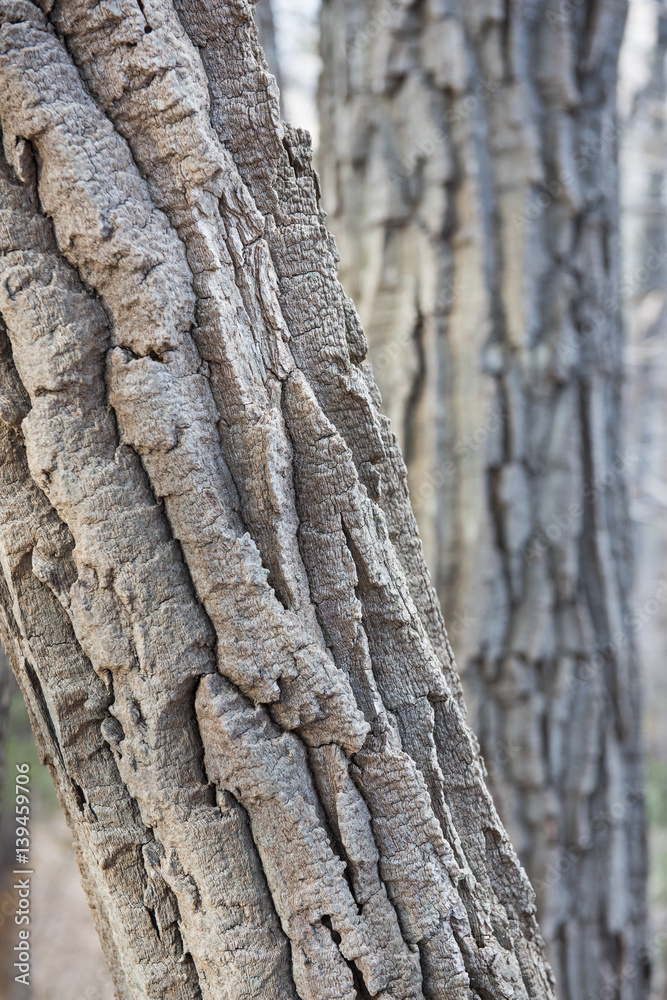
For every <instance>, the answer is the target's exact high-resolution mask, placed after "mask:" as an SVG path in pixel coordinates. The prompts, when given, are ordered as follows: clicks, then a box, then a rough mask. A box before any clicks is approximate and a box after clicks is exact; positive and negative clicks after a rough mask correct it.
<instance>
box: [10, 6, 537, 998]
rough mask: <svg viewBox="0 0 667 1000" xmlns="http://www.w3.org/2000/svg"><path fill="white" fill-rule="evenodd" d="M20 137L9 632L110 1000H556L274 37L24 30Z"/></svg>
mask: <svg viewBox="0 0 667 1000" xmlns="http://www.w3.org/2000/svg"><path fill="white" fill-rule="evenodd" d="M0 119H1V121H2V130H3V146H4V154H5V157H6V162H4V163H3V164H2V165H1V169H0V206H1V213H2V214H1V216H0V218H1V220H2V222H1V225H0V241H1V246H0V251H1V252H0V314H1V315H2V322H3V330H2V338H1V343H0V348H1V352H2V353H1V357H0V375H1V377H2V391H1V393H0V418H1V419H0V458H1V459H2V461H1V462H0V564H1V566H2V577H1V578H0V630H1V631H2V633H3V636H4V638H5V640H6V641H7V642H9V643H10V646H11V650H12V665H13V668H14V671H15V673H16V676H17V678H18V680H19V683H20V684H21V687H22V689H23V692H24V694H25V697H26V700H27V703H28V706H29V708H30V712H31V716H32V720H33V725H34V728H35V731H36V734H37V737H38V742H39V745H40V750H41V753H42V756H43V759H44V760H45V761H46V762H47V763H48V764H49V766H50V767H51V769H52V772H53V775H54V779H55V783H56V786H57V788H58V791H59V795H60V798H61V801H62V803H63V806H64V808H65V811H66V814H67V817H68V820H69V822H70V825H71V827H72V830H73V833H74V837H75V840H76V845H77V851H78V857H79V862H80V866H81V870H82V875H83V881H84V885H85V887H86V890H87V892H88V895H89V899H90V902H91V906H92V908H93V912H94V915H95V917H96V921H97V925H98V929H99V932H100V936H101V939H102V942H103V945H104V947H105V951H106V955H107V959H108V961H109V965H110V968H111V970H112V973H113V975H114V980H115V985H116V991H117V995H118V997H119V998H123V1000H124V998H132V1000H144V998H146V1000H148V998H151V1000H152V998H155V1000H158V998H160V1000H163V998H174V1000H175V998H179V1000H195V998H200V997H201V998H204V1000H208V998H214V1000H223V998H224V1000H249V998H257V1000H279V998H280V1000H290V998H296V997H300V998H302V1000H353V998H364V997H365V998H366V1000H368V997H371V996H372V997H374V998H378V1000H379V998H396V1000H403V998H405V1000H407V998H415V1000H419V998H422V997H424V998H426V1000H438V998H439V1000H454V998H461V1000H471V998H474V997H483V998H484V1000H496V998H497V1000H501V998H502V1000H509V998H517V1000H520V998H523V1000H527V998H528V997H540V998H542V997H544V998H549V997H551V996H552V986H551V973H550V970H549V968H548V966H547V965H546V963H545V961H544V958H543V952H542V942H541V938H540V935H539V931H538V929H537V924H536V919H535V906H534V897H533V893H532V891H531V889H530V886H529V884H528V882H527V879H526V877H525V874H524V873H523V871H522V869H521V868H520V866H519V864H518V861H517V858H516V855H515V854H514V852H513V850H512V848H511V846H510V843H509V840H508V838H507V835H506V833H505V831H504V829H503V827H502V825H501V824H500V821H499V819H498V817H497V814H496V812H495V809H494V807H493V804H492V800H491V798H490V796H489V794H488V792H487V789H486V786H485V783H484V776H483V766H482V763H481V759H480V756H479V752H478V747H477V744H476V742H475V739H474V737H473V736H472V734H471V732H470V730H469V729H468V727H467V726H466V724H465V722H464V719H463V716H462V706H461V693H460V687H459V682H458V678H457V674H456V669H455V666H454V664H453V661H452V659H451V655H450V650H449V646H448V644H447V641H446V637H445V633H444V629H443V626H442V621H441V617H440V612H439V608H438V605H437V600H436V598H435V595H434V592H433V590H432V588H431V586H430V583H429V578H428V575H427V572H426V569H425V567H424V564H423V561H422V558H421V552H420V544H419V540H418V536H417V533H416V527H415V523H414V518H413V516H412V513H411V510H410V506H409V502H408V498H407V488H406V483H405V469H404V466H403V463H402V459H401V457H400V453H399V451H398V448H397V446H396V443H395V440H394V438H393V436H392V434H391V431H390V428H389V425H388V422H387V420H386V418H384V417H383V416H381V415H380V414H379V413H378V411H377V408H376V389H375V386H374V384H373V381H372V378H371V375H370V372H369V370H368V368H367V367H366V366H365V365H364V364H363V363H362V362H363V357H364V351H365V345H364V338H363V334H362V332H361V328H360V326H359V324H358V320H357V317H356V313H355V311H354V308H353V306H352V304H351V302H350V301H349V300H347V299H346V298H345V296H344V294H343V292H342V289H341V286H340V285H339V284H338V282H337V278H336V255H335V249H334V245H333V241H332V239H331V237H330V236H329V234H328V233H327V231H326V230H325V228H324V226H323V223H322V218H321V214H320V210H319V206H318V188H317V179H316V177H315V175H314V173H313V171H312V169H311V165H310V148H309V140H308V136H307V135H306V134H305V133H303V132H300V131H298V130H296V129H294V128H292V127H290V126H288V125H285V124H283V123H281V121H280V117H279V112H278V98H277V91H276V86H275V81H274V80H273V77H271V76H270V75H269V74H268V72H267V67H266V63H265V61H264V58H263V55H262V52H261V49H260V48H259V46H258V43H257V34H256V28H255V24H254V21H253V14H252V6H251V4H249V3H247V2H245V0H227V2H224V0H223V2H220V3H217V4H216V5H208V4H202V3H200V2H198V0H178V2H177V4H176V9H174V8H173V7H172V6H171V5H170V3H169V2H167V0H143V2H142V0H120V4H114V5H113V6H105V5H99V4H97V3H93V2H91V0H56V2H55V3H54V4H53V5H52V6H51V5H49V7H48V12H47V13H46V14H44V13H42V11H40V9H39V8H38V7H37V6H35V5H33V4H32V3H30V2H27V0H0Z"/></svg>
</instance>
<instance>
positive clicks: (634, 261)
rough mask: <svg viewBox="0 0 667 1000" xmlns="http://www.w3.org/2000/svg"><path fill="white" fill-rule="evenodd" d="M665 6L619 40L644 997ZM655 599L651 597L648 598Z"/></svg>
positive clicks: (654, 878) (661, 321) (661, 820)
mask: <svg viewBox="0 0 667 1000" xmlns="http://www.w3.org/2000/svg"><path fill="white" fill-rule="evenodd" d="M666 60H667V3H665V2H664V0H635V4H634V5H633V7H631V8H630V18H629V23H628V32H627V33H626V39H625V42H624V51H623V61H622V66H623V69H622V74H623V75H622V82H623V84H624V86H623V88H622V91H621V98H622V105H623V107H622V113H623V122H624V129H623V137H622V144H621V204H622V218H623V237H624V239H623V283H622V286H621V289H622V293H621V294H622V298H623V302H624V313H625V317H626V326H627V330H628V340H629V343H628V362H629V364H628V377H627V385H626V394H627V412H628V415H629V417H630V421H629V428H628V433H627V436H628V439H629V441H631V443H632V448H633V450H634V453H635V458H636V464H635V466H634V468H633V475H632V517H633V524H634V529H635V536H636V551H637V556H636V562H637V572H636V594H635V601H636V604H637V608H638V613H639V615H640V617H641V621H642V628H641V631H640V632H639V633H638V644H639V648H640V653H641V660H642V670H643V675H644V679H645V680H644V691H645V709H644V740H645V743H646V755H647V762H648V767H649V768H650V773H649V795H650V796H651V798H652V800H653V804H654V805H653V810H652V813H653V816H652V819H653V823H652V825H650V827H649V830H650V837H651V850H650V852H649V853H650V855H651V859H652V864H651V877H650V880H649V887H650V890H651V892H650V898H651V907H650V916H651V940H652V941H654V942H655V947H654V956H653V957H654V973H653V982H652V996H654V997H656V998H664V997H665V996H666V995H667V943H666V942H665V940H664V934H662V931H663V930H664V928H665V927H666V926H667V896H666V894H665V890H666V889H667V871H666V870H665V864H664V859H665V858H666V857H667V813H666V812H665V805H664V803H665V802H666V801H667V784H666V782H665V778H666V776H667V733H666V732H665V726H664V712H663V710H662V706H664V704H665V699H667V676H665V660H666V658H667V574H666V573H665V565H666V564H667V396H666V395H665V386H666V385H667V185H666V183H665V178H666V170H667V67H666ZM656 595H657V596H658V600H656Z"/></svg>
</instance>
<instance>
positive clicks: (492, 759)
mask: <svg viewBox="0 0 667 1000" xmlns="http://www.w3.org/2000/svg"><path fill="white" fill-rule="evenodd" d="M624 19H625V6H624V4H623V3H622V2H618V0H601V2H598V0H585V2H582V3H577V4H574V3H573V4H561V5H560V6H558V5H556V4H550V3H548V2H546V0H545V2H542V0H540V2H537V3H531V4H528V3H516V4H507V5H504V6H503V5H498V4H496V3H492V2H490V0H481V2H474V3H468V2H466V3H465V4H463V3H461V4H457V3H452V4H443V3H440V2H436V0H423V2H422V0H420V2H416V0H395V2H389V3H384V2H381V0H365V2H362V3H359V2H357V0H354V2H353V0H325V2H324V4H323V10H322V20H321V26H322V57H323V75H322V80H321V84H320V98H319V100H320V112H321V134H322V141H321V145H320V154H319V155H320V165H321V180H322V190H323V205H324V208H325V209H326V210H327V212H328V213H329V223H330V225H331V228H332V230H333V232H334V234H335V236H336V239H337V242H338V245H339V247H340V250H341V257H342V267H341V279H342V282H343V285H344V287H345V288H346V291H347V292H348V293H349V294H351V295H352V297H353V298H354V300H355V302H356V303H357V306H358V308H359V312H360V317H361V320H362V323H363V325H364V327H365V329H366V332H367V335H368V338H369V344H370V357H371V360H372V362H373V366H374V371H375V374H376V377H377V380H378V385H379V388H380V391H381V393H382V399H383V408H384V411H385V412H386V413H388V414H389V415H390V416H391V418H392V425H393V427H394V428H395V430H396V433H397V436H398V438H399V442H400V443H401V445H402V448H403V450H404V454H405V457H406V461H407V466H408V472H409V483H410V491H411V495H412V501H413V505H414V508H415V513H416V517H417V521H418V523H419V528H420V533H421V537H422V539H423V541H424V549H425V556H426V561H427V563H428V565H429V567H430V569H431V573H432V576H433V578H434V582H435V583H436V586H437V590H438V593H439V596H440V599H441V603H442V605H443V609H444V613H445V620H446V621H447V622H448V625H449V629H450V637H451V641H452V644H453V646H454V649H455V653H456V656H457V660H458V662H459V664H460V667H461V671H462V676H463V681H464V687H465V690H466V701H467V703H468V706H469V718H470V721H471V724H472V726H473V728H474V730H475V731H476V733H477V734H478V736H479V739H480V742H481V746H482V751H483V755H484V757H485V759H486V763H487V766H488V769H489V780H490V787H491V789H492V792H493V795H494V799H495V802H496V805H497V807H498V809H499V811H500V814H501V816H502V818H503V820H504V822H505V824H506V826H507V828H508V830H509V831H510V836H511V838H512V841H513V843H514V844H515V846H516V847H517V849H518V851H519V854H520V857H521V858H522V860H523V862H524V864H525V865H526V868H527V871H528V873H529V875H530V876H531V878H532V880H533V884H534V885H535V887H536V890H537V897H538V912H539V916H540V921H541V926H542V931H543V934H544V936H545V939H546V942H547V946H548V953H549V956H550V959H551V962H552V964H553V966H554V971H555V973H556V981H557V983H558V988H559V991H560V995H561V997H562V998H563V1000H570V998H571V1000H583V998H588V997H592V996H596V997H597V996H614V997H623V998H630V997H637V998H639V997H641V996H644V995H645V991H646V985H647V965H648V961H647V956H646V953H645V950H644V940H645V938H644V934H645V880H646V858H645V828H644V808H643V778H642V770H641V760H640V739H639V721H640V702H639V691H638V668H637V662H636V655H635V632H636V630H637V628H638V627H641V624H640V623H639V624H638V621H637V619H636V617H633V615H632V614H631V609H630V605H629V587H630V578H631V559H630V532H629V526H628V512H627V501H626V493H625V484H624V478H625V472H626V471H627V469H628V468H629V467H631V463H632V456H631V454H629V453H628V451H627V450H626V449H625V446H624V443H623V440H622V437H621V424H622V417H621V410H620V394H621V381H622V328H621V318H620V316H621V300H620V294H619V284H620V281H619V264H618V257H619V253H618V193H617V172H616V159H617V145H618V127H617V124H616V110H615V88H616V75H617V57H618V48H619V43H620V40H621V35H622V30H623V24H624Z"/></svg>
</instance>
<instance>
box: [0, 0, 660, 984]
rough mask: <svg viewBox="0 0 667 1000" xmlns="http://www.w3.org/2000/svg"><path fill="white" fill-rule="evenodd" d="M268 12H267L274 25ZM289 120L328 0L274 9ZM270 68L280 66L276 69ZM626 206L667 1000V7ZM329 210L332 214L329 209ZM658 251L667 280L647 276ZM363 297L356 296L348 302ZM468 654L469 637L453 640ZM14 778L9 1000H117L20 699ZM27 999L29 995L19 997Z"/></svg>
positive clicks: (636, 4) (653, 832)
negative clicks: (23, 791) (27, 926)
mask: <svg viewBox="0 0 667 1000" xmlns="http://www.w3.org/2000/svg"><path fill="white" fill-rule="evenodd" d="M264 2H265V0H259V3H258V12H259V13H261V10H262V7H263V5H264ZM273 10H274V18H275V27H276V53H275V55H276V56H277V60H278V65H279V67H280V82H281V92H282V102H283V115H284V117H285V118H286V119H287V120H289V121H292V122H294V123H296V124H298V125H300V126H302V127H304V128H307V129H308V130H309V131H310V132H311V134H312V136H313V141H314V145H315V148H316V149H317V145H318V134H319V122H318V112H317V99H316V93H317V86H318V77H319V73H320V57H319V34H318V32H319V29H318V13H319V3H318V0H273ZM273 57H274V56H273V54H270V61H271V60H273ZM618 102H619V115H620V121H621V129H620V133H619V135H620V167H621V204H622V241H623V243H622V263H623V278H622V289H621V297H622V301H623V307H624V322H625V333H626V351H625V373H626V375H625V393H626V411H625V413H626V419H625V426H624V427H623V433H624V448H623V454H624V455H625V456H626V457H627V459H628V461H627V468H626V474H627V477H628V484H629V487H630V492H631V517H632V526H633V534H634V547H635V582H634V591H633V597H632V607H633V609H634V610H635V611H636V612H637V614H638V615H639V617H640V619H641V627H640V628H638V629H637V632H636V638H637V643H638V647H639V654H640V660H641V666H642V675H643V682H644V743H645V750H646V755H647V771H646V781H647V787H646V794H647V801H648V810H649V850H650V907H651V932H650V935H649V940H650V941H651V942H653V944H654V948H653V951H654V954H653V961H654V980H653V987H652V994H651V996H652V1000H667V948H665V944H664V941H665V936H664V934H661V932H664V930H665V929H666V928H667V726H666V725H665V722H664V719H665V714H666V712H667V671H666V670H665V668H664V664H665V662H666V660H667V603H665V602H664V601H660V600H658V601H656V600H655V597H656V594H657V593H662V591H661V589H660V588H661V587H662V586H664V587H665V588H666V589H665V593H666V594H667V263H666V262H665V259H664V251H665V250H667V184H666V183H665V172H666V170H667V0H664V2H660V0H631V2H630V13H629V18H628V22H627V27H626V31H625V37H624V42H623V46H622V50H621V62H620V74H619V94H618ZM324 208H325V209H328V205H327V203H326V198H325V204H324ZM652 249H656V251H657V252H658V254H659V255H660V253H662V258H661V260H662V263H661V264H660V266H655V267H647V266H646V261H647V259H649V258H650V253H651V251H652ZM348 291H350V289H348ZM663 581H664V583H663ZM452 632H453V634H452V642H453V645H454V647H455V652H457V649H456V632H455V630H452ZM9 696H11V712H10V717H9V739H8V743H7V763H6V766H7V773H9V774H11V773H13V771H14V766H15V764H16V763H17V762H22V761H26V760H27V761H30V763H31V764H32V786H33V792H34V797H33V814H32V828H31V832H32V839H33V845H32V852H33V853H32V861H33V866H34V870H35V873H36V877H35V879H34V881H33V886H34V892H35V895H34V896H33V914H34V920H35V922H34V926H33V935H32V941H33V942H34V954H33V961H32V969H33V983H32V985H31V987H30V989H29V990H27V989H26V988H25V987H16V985H15V984H14V982H13V974H12V972H11V963H12V961H13V959H12V957H11V948H12V946H13V944H14V933H13V926H14V925H13V910H14V897H13V894H12V893H11V891H10V886H11V873H10V870H11V861H12V851H11V841H12V832H13V831H12V830H11V829H10V825H9V823H8V821H7V819H8V816H9V814H10V811H11V809H12V801H11V792H12V789H11V788H6V789H5V791H4V801H3V809H2V816H3V819H2V826H1V827H0V845H1V847H2V855H1V860H2V862H3V864H2V872H1V873H0V997H2V998H6V1000H16V998H17V997H19V996H20V997H21V998H26V997H30V998H31V1000H111V998H112V996H113V991H112V988H111V982H110V978H109V976H108V975H107V972H106V969H105V967H104V962H103V959H102V954H101V950H100V948H99V945H98V943H97V939H96V935H95V932H94V929H93V926H92V921H91V919H90V916H89V913H88V909H87V905H86V902H85V898H84V895H83V891H82V890H81V888H80V886H79V877H78V871H77V869H76V865H75V861H74V857H73V854H72V849H71V838H70V837H69V834H68V830H67V827H66V825H65V822H64V819H63V817H62V815H61V812H60V809H59V806H58V803H57V800H56V798H55V793H54V792H53V788H52V785H51V781H50V778H49V776H48V773H47V772H46V769H45V768H42V767H41V766H40V765H39V763H38V760H37V757H36V752H35V749H34V744H33V740H32V736H31V732H30V726H29V723H28V719H27V715H26V712H25V708H24V707H23V704H22V700H21V698H20V695H19V694H18V693H17V690H16V689H15V688H14V686H13V682H12V686H11V689H10V690H9ZM19 990H20V992H19Z"/></svg>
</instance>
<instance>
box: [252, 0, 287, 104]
mask: <svg viewBox="0 0 667 1000" xmlns="http://www.w3.org/2000/svg"><path fill="white" fill-rule="evenodd" d="M255 24H256V25H257V34H258V35H259V42H260V45H261V46H262V48H263V49H264V55H265V56H266V64H267V66H268V67H269V72H270V73H273V75H274V76H275V78H276V83H277V84H278V87H279V89H280V90H281V91H282V86H283V81H282V72H281V69H280V59H279V58H278V47H277V44H276V25H275V21H274V19H273V6H272V3H271V0H257V3H256V4H255ZM281 112H282V107H281Z"/></svg>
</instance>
